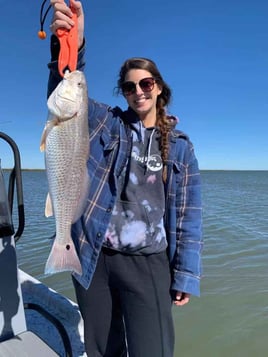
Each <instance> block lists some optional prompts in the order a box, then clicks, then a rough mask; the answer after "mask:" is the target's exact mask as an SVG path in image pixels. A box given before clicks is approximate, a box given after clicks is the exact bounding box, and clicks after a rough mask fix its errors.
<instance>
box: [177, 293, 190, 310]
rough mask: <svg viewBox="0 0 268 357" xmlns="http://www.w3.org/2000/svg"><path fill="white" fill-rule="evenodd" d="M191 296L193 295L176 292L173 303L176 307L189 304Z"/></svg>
mask: <svg viewBox="0 0 268 357" xmlns="http://www.w3.org/2000/svg"><path fill="white" fill-rule="evenodd" d="M190 296H191V294H188V293H183V292H181V291H176V293H175V298H174V300H173V303H174V305H176V306H183V305H185V304H188V302H189V301H190Z"/></svg>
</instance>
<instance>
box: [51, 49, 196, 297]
mask: <svg viewBox="0 0 268 357" xmlns="http://www.w3.org/2000/svg"><path fill="white" fill-rule="evenodd" d="M84 52H85V49H84V48H83V49H82V50H81V51H80V52H79V58H78V69H80V70H83V68H84ZM52 58H53V57H52ZM48 67H49V69H50V76H49V81H48V95H49V94H50V93H51V92H52V91H53V90H54V88H55V87H56V85H57V84H58V82H59V81H60V79H61V77H60V76H59V74H58V71H57V62H56V61H52V62H51V63H49V65H48ZM124 113H126V112H123V111H122V110H121V109H120V108H118V107H116V108H111V107H109V106H107V105H104V104H101V103H98V102H95V101H94V100H92V99H89V114H88V116H89V119H88V124H89V135H90V154H89V159H88V172H89V176H90V190H89V195H88V205H87V207H86V209H85V212H84V213H83V215H82V217H81V218H80V219H79V220H78V221H77V222H75V223H74V224H73V226H72V238H73V241H74V243H75V246H76V249H77V252H78V255H79V258H80V261H81V265H82V270H83V273H82V275H81V276H80V275H77V274H75V273H74V277H75V278H76V279H77V280H78V281H79V282H80V284H81V285H82V286H84V288H85V289H87V288H88V287H89V285H90V282H91V280H92V277H93V274H94V271H95V267H96V263H97V259H98V256H99V252H100V250H101V247H102V242H103V239H104V235H105V232H106V229H107V226H108V223H109V221H110V218H111V214H112V210H113V207H114V204H115V202H116V197H117V193H118V188H117V179H118V177H119V175H120V173H121V171H122V169H123V167H124V166H125V165H126V163H127V160H128V155H129V153H130V149H131V148H130V145H131V137H130V128H129V127H128V125H127V123H126V121H125V119H123V117H124ZM167 167H168V178H167V181H166V183H165V197H166V209H165V217H164V220H165V228H166V234H167V241H168V256H169V261H170V267H171V274H172V283H171V289H172V290H176V291H182V292H187V293H190V294H193V295H197V296H199V295H200V277H201V250H202V234H201V233H202V229H201V224H202V210H201V189H200V186H201V184H200V173H199V169H198V162H197V160H196V157H195V154H194V149H193V145H192V143H191V142H190V141H189V139H188V137H187V136H186V135H185V134H184V133H182V132H181V131H178V130H175V129H174V130H172V131H171V134H170V149H169V158H168V162H167Z"/></svg>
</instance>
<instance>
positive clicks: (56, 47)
mask: <svg viewBox="0 0 268 357" xmlns="http://www.w3.org/2000/svg"><path fill="white" fill-rule="evenodd" d="M50 52H51V60H50V63H49V64H48V68H49V71H50V72H49V77H48V86H47V98H48V97H49V96H50V94H51V93H52V92H53V90H54V89H55V88H56V87H57V85H58V84H59V82H60V81H61V80H62V77H61V76H60V74H59V72H58V57H59V52H60V43H59V40H58V38H57V36H55V35H52V36H51V39H50ZM84 55H85V41H84V43H83V45H82V47H81V48H80V49H79V52H78V61H77V69H79V70H80V71H83V70H84V67H85V60H84Z"/></svg>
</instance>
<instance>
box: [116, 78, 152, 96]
mask: <svg viewBox="0 0 268 357" xmlns="http://www.w3.org/2000/svg"><path fill="white" fill-rule="evenodd" d="M137 84H138V85H139V87H140V88H141V90H142V91H143V92H146V93H148V92H151V91H152V90H153V89H154V84H155V79H154V78H152V77H148V78H143V79H141V80H140V81H139V82H138V83H135V82H131V81H127V82H124V83H122V85H121V90H122V93H123V94H124V95H125V96H129V95H131V94H134V93H136V88H137Z"/></svg>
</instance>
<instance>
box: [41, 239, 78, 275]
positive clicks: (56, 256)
mask: <svg viewBox="0 0 268 357" xmlns="http://www.w3.org/2000/svg"><path fill="white" fill-rule="evenodd" d="M63 271H74V272H76V273H77V274H79V275H82V267H81V264H80V261H79V258H78V255H77V253H76V250H75V246H74V243H73V241H72V240H70V241H69V242H68V243H66V244H64V245H62V244H59V243H58V242H57V240H56V239H55V241H54V243H53V246H52V248H51V252H50V254H49V257H48V259H47V262H46V266H45V274H55V273H60V272H63Z"/></svg>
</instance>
